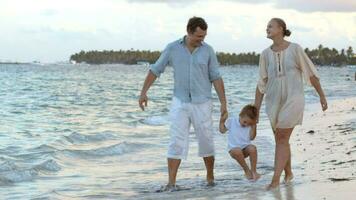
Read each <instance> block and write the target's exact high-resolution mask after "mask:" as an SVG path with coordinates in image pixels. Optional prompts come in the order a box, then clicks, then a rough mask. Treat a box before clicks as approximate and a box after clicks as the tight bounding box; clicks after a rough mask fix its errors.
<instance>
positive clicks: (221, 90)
mask: <svg viewBox="0 0 356 200" xmlns="http://www.w3.org/2000/svg"><path fill="white" fill-rule="evenodd" d="M213 85H214V88H215V91H216V93H217V94H218V97H219V100H220V104H221V107H220V113H221V116H223V115H224V114H225V113H227V108H226V97H225V87H224V81H223V80H222V78H219V79H216V80H214V81H213Z"/></svg>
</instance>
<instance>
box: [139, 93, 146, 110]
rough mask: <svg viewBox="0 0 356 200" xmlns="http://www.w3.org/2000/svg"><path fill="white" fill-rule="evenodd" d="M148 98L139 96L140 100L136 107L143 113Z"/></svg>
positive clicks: (142, 95)
mask: <svg viewBox="0 0 356 200" xmlns="http://www.w3.org/2000/svg"><path fill="white" fill-rule="evenodd" d="M147 102H148V97H147V95H146V94H141V95H140V98H139V99H138V105H139V106H140V108H141V109H142V110H143V111H144V110H145V107H147Z"/></svg>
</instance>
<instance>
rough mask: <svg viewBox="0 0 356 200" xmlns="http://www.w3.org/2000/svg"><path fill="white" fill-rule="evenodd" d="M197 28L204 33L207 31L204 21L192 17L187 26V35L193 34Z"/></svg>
mask: <svg viewBox="0 0 356 200" xmlns="http://www.w3.org/2000/svg"><path fill="white" fill-rule="evenodd" d="M197 27H199V28H201V29H202V30H204V31H206V30H207V29H208V24H207V23H206V22H205V20H204V19H203V18H201V17H195V16H194V17H192V18H190V19H189V21H188V24H187V31H188V32H189V33H194V32H195V31H196V29H197Z"/></svg>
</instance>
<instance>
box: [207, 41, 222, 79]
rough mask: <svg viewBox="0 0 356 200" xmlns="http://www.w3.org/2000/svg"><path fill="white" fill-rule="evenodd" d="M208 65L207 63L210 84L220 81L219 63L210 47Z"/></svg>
mask: <svg viewBox="0 0 356 200" xmlns="http://www.w3.org/2000/svg"><path fill="white" fill-rule="evenodd" d="M209 54H210V55H209V63H208V69H209V80H210V81H211V82H213V81H215V80H217V79H220V78H221V75H220V71H219V62H218V58H217V57H216V53H215V52H214V49H213V48H211V47H210V50H209Z"/></svg>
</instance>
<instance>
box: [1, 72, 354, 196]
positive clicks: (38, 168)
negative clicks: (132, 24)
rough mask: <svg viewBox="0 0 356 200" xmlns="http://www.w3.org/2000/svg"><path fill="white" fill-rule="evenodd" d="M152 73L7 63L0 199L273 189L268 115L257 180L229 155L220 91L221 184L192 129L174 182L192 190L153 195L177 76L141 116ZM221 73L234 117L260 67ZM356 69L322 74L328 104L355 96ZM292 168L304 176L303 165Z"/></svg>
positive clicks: (313, 98)
mask: <svg viewBox="0 0 356 200" xmlns="http://www.w3.org/2000/svg"><path fill="white" fill-rule="evenodd" d="M147 70H148V68H147V67H145V66H135V65H133V66H127V65H100V66H96V65H91V66H89V65H82V66H80V65H43V66H41V65H0V108H1V109H0V199H129V198H132V199H145V198H150V199H157V198H158V199H159V198H161V199H166V198H178V197H179V198H190V199H214V196H219V195H223V194H225V195H226V194H236V195H237V197H245V198H249V197H248V196H246V194H249V193H248V191H250V190H254V189H256V188H260V187H261V186H262V185H265V184H267V183H268V181H269V180H270V177H271V175H272V169H273V157H274V141H273V137H272V132H271V130H270V127H269V123H268V120H267V118H266V115H265V112H264V110H263V111H262V113H261V119H260V121H261V122H260V124H259V127H258V135H257V139H256V141H255V142H254V143H255V144H256V145H257V148H258V152H259V160H258V170H259V172H260V173H261V174H262V175H263V178H262V179H261V181H259V182H257V183H255V184H251V183H249V182H248V181H245V180H244V178H243V173H242V170H241V169H240V168H239V166H238V165H237V164H236V163H235V162H234V161H233V160H232V159H231V158H230V157H229V155H228V153H227V152H226V135H221V134H220V133H219V132H218V123H217V122H218V120H219V102H218V98H217V96H216V94H215V92H214V98H213V101H214V116H213V117H214V122H215V124H214V127H215V132H216V133H215V146H216V163H215V178H216V183H217V186H215V187H214V188H207V187H206V186H205V168H204V164H203V161H202V159H201V158H198V157H197V142H196V140H195V135H194V129H191V132H192V134H191V135H190V150H189V156H188V159H187V160H183V162H182V164H181V167H180V171H179V172H178V177H177V184H179V185H181V186H182V187H184V189H185V190H183V191H181V192H174V193H172V194H169V193H156V192H155V191H156V190H157V189H159V188H160V186H161V185H164V184H165V183H166V181H167V169H166V157H165V155H166V149H167V144H168V141H169V132H168V129H169V123H170V122H169V119H168V112H169V106H170V102H171V98H172V88H173V77H172V74H173V73H172V69H171V68H167V69H166V72H165V73H164V74H163V75H162V76H161V78H160V79H158V80H157V81H156V82H155V84H154V86H152V87H151V89H150V91H149V93H148V96H149V102H148V107H147V108H146V111H144V112H142V111H141V110H140V109H139V107H138V95H139V93H140V89H141V87H142V84H143V81H144V78H145V76H146V73H147ZM221 72H222V74H223V77H224V82H225V89H226V96H227V99H228V108H229V112H230V115H234V114H235V115H236V114H237V113H238V111H239V108H241V106H243V105H244V104H247V103H252V102H253V99H254V92H255V87H256V80H257V75H258V69H257V67H253V66H252V67H251V66H239V67H222V68H221ZM355 72H356V68H355V67H352V66H349V67H342V68H334V67H321V68H319V73H320V77H321V84H322V86H323V88H324V91H325V93H326V96H327V98H328V99H329V100H331V99H341V98H347V97H352V96H353V97H354V96H355V95H356V87H355V86H356V85H355V81H354V78H355V77H354V76H355ZM305 91H306V92H305V94H306V102H307V104H313V103H317V102H318V100H319V99H318V96H317V94H316V92H315V91H314V90H313V89H312V88H311V87H306V88H305ZM293 169H294V170H295V171H297V173H298V170H299V169H300V166H298V165H293ZM296 182H297V183H298V182H302V180H298V179H297V180H296ZM246 191H247V193H246ZM239 195H240V196H239ZM259 195H260V196H264V194H263V193H262V192H260V193H257V194H256V195H255V196H254V197H253V198H255V197H256V196H259ZM207 196H208V197H209V198H207Z"/></svg>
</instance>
